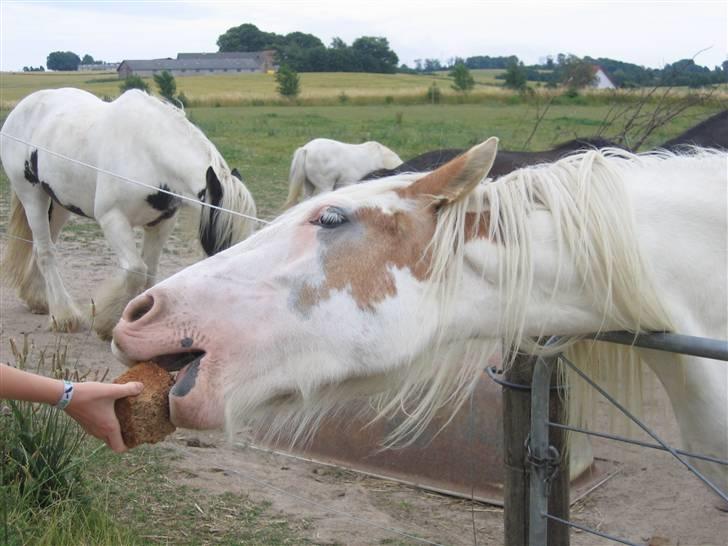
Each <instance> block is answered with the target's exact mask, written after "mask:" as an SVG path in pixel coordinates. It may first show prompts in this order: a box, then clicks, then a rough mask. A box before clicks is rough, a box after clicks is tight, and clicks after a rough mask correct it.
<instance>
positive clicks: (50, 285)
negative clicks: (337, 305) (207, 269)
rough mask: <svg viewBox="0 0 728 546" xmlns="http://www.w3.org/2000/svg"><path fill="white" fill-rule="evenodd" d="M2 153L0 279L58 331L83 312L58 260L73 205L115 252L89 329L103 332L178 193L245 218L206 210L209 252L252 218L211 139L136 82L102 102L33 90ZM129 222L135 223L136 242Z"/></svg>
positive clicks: (169, 219) (10, 120)
mask: <svg viewBox="0 0 728 546" xmlns="http://www.w3.org/2000/svg"><path fill="white" fill-rule="evenodd" d="M62 156H63V157H62ZM0 157H1V158H2V163H3V167H4V169H5V172H6V173H7V175H8V178H9V179H10V183H11V186H12V192H13V198H12V205H11V213H10V216H11V218H10V224H9V227H8V234H9V236H10V238H9V241H8V244H7V247H6V252H5V256H4V259H3V264H2V271H3V278H4V280H5V282H7V283H9V284H10V285H12V286H15V287H17V288H18V290H19V295H20V297H21V298H22V299H23V300H24V301H25V302H26V303H27V305H28V307H29V308H30V309H31V311H33V312H35V313H49V314H50V315H51V325H52V327H54V328H56V329H58V330H60V331H74V330H77V329H78V328H79V327H80V326H81V325H82V324H83V323H84V322H85V317H86V315H84V314H83V313H82V312H81V311H80V310H79V308H78V307H77V306H76V304H75V303H74V302H73V300H72V298H71V296H70V295H69V294H68V292H67V290H66V288H65V287H64V285H63V282H62V281H61V277H60V274H59V272H58V267H57V265H56V256H55V242H56V240H57V238H58V234H59V233H60V231H61V229H62V228H63V225H64V224H65V223H66V221H67V220H68V217H69V215H70V214H71V213H75V214H79V215H82V216H86V217H88V218H94V219H95V220H96V221H97V222H98V223H99V225H100V226H101V228H102V229H103V232H104V235H105V237H106V240H107V241H108V243H109V245H110V246H111V248H112V249H113V250H114V251H115V252H116V254H117V256H118V258H119V266H120V268H121V270H120V271H121V272H120V274H119V275H118V276H117V277H115V278H113V279H110V280H109V282H107V283H106V284H105V286H104V287H103V288H102V290H101V291H100V292H99V294H98V295H97V296H96V297H95V298H94V302H95V315H94V317H93V327H94V329H95V330H96V331H97V332H98V333H99V335H101V336H102V337H108V336H109V335H110V333H111V329H112V328H113V326H114V324H116V322H117V320H118V319H119V316H120V315H121V311H122V310H123V309H124V306H125V305H126V304H127V303H128V301H129V300H130V299H131V298H133V297H134V296H136V295H137V294H139V293H140V292H141V291H142V290H143V289H144V288H148V287H150V286H152V285H153V284H154V282H155V276H156V274H157V264H158V262H159V256H160V253H161V251H162V247H163V245H164V243H165V241H166V240H167V238H168V236H169V234H170V232H171V231H172V228H173V227H174V224H175V221H176V214H177V211H178V209H179V208H180V207H181V206H184V205H186V204H188V201H186V200H183V198H184V197H186V198H188V199H189V200H190V202H192V203H193V204H194V203H208V204H211V205H215V206H218V207H222V208H226V209H231V210H233V211H237V212H240V213H243V215H245V216H249V217H250V218H246V217H243V216H236V215H231V214H227V213H219V211H217V210H214V209H212V208H209V207H203V208H202V211H201V216H200V242H201V243H202V246H203V248H204V250H205V252H206V253H207V254H208V255H212V254H214V253H215V252H218V251H220V250H223V249H225V248H227V247H229V246H230V245H231V244H233V243H237V242H238V241H241V240H242V239H244V238H245V237H247V236H248V235H249V234H250V233H252V231H253V229H254V227H255V226H254V221H253V220H252V218H254V217H255V213H256V210H255V204H254V202H253V198H252V196H251V195H250V193H249V192H248V190H247V189H246V188H245V186H244V184H243V183H242V181H241V180H239V179H236V178H234V177H233V175H232V174H231V171H230V169H229V168H228V166H227V164H226V163H225V160H224V159H223V158H222V156H221V155H220V153H219V152H218V151H217V149H216V148H215V146H214V145H213V144H212V143H211V142H210V141H209V140H208V139H207V138H206V137H205V135H204V134H203V133H202V132H201V131H200V130H199V129H198V128H197V127H195V126H194V125H192V124H191V123H190V122H189V121H188V120H187V118H186V117H185V115H184V112H182V111H181V110H179V109H177V108H175V107H174V106H171V105H170V104H167V103H165V102H162V101H160V100H158V99H156V98H154V97H151V96H149V95H147V94H146V93H143V92H141V91H137V90H133V91H128V92H126V93H124V94H123V95H122V96H121V97H119V98H118V99H116V100H115V101H114V102H111V103H106V102H103V101H102V100H100V99H98V98H97V97H95V96H94V95H92V94H90V93H87V92H86V91H81V90H79V89H70V88H68V89H58V90H48V91H38V92H36V93H33V94H32V95H29V96H28V97H26V98H25V99H23V100H22V101H21V102H20V103H19V104H18V105H17V106H16V107H15V108H14V109H13V111H12V112H11V113H10V115H8V117H7V120H6V121H5V124H4V125H3V128H2V150H1V151H0ZM67 158H70V159H71V160H69V159H67ZM79 162H82V163H85V164H87V165H91V166H93V167H97V168H98V170H97V169H94V168H89V167H88V166H85V165H81V164H80V163H79ZM114 175H120V176H122V177H124V178H127V179H131V180H134V181H138V182H141V183H143V184H147V185H149V186H151V189H150V188H147V187H142V186H139V185H133V184H130V183H129V182H128V181H124V180H122V179H120V178H118V177H116V176H114ZM167 192H170V193H167ZM172 194H175V195H172ZM178 196H183V197H178ZM198 206H199V205H198ZM137 226H141V227H143V229H144V240H143V245H142V248H141V251H140V250H139V249H138V248H137V245H136V243H135V240H134V232H133V228H135V227H137ZM23 239H25V240H23ZM30 239H32V245H31V244H28V242H27V241H28V240H30Z"/></svg>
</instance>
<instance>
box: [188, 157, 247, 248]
mask: <svg viewBox="0 0 728 546" xmlns="http://www.w3.org/2000/svg"><path fill="white" fill-rule="evenodd" d="M205 202H206V203H209V204H211V205H214V206H216V207H220V209H225V210H219V209H214V208H211V207H205V206H203V207H202V211H201V212H200V229H199V235H200V244H201V245H202V248H203V249H204V251H205V253H206V254H207V255H208V256H212V255H213V254H217V253H218V252H220V251H222V250H225V249H226V248H229V247H231V246H232V245H234V244H236V243H239V242H240V241H242V240H243V239H245V238H246V237H248V236H249V235H250V234H252V233H253V231H254V230H255V224H256V217H257V211H256V207H255V201H254V200H253V196H252V195H251V193H250V192H249V191H248V188H246V187H245V184H243V182H242V180H239V179H236V178H234V177H232V176H230V177H228V178H224V179H223V181H222V182H221V181H220V180H219V179H218V178H217V176H216V174H215V172H214V171H213V170H212V167H210V169H208V171H207V190H206V193H205ZM227 211H231V212H227ZM235 213H238V214H235Z"/></svg>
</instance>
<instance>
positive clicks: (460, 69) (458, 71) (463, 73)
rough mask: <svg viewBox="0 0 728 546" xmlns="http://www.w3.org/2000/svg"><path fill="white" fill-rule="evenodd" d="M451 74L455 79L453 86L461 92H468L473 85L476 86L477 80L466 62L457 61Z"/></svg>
mask: <svg viewBox="0 0 728 546" xmlns="http://www.w3.org/2000/svg"><path fill="white" fill-rule="evenodd" d="M449 76H450V77H451V78H452V79H453V85H452V88H453V89H455V91H458V92H460V93H467V92H468V91H470V90H471V89H472V88H473V87H475V80H474V79H473V76H472V74H470V70H468V67H467V66H465V63H463V62H459V63H457V64H456V65H455V66H454V67H453V69H452V70H451V71H450V74H449Z"/></svg>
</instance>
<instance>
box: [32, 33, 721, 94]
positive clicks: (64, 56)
mask: <svg viewBox="0 0 728 546" xmlns="http://www.w3.org/2000/svg"><path fill="white" fill-rule="evenodd" d="M217 46H218V48H219V51H220V52H232V51H261V50H264V49H272V50H274V51H275V54H276V62H277V64H278V65H279V66H286V67H288V68H289V69H290V70H293V71H295V72H374V73H385V74H393V73H395V72H403V73H414V74H420V73H432V72H438V71H443V70H449V71H452V70H453V69H455V67H457V66H460V65H462V66H464V67H465V68H467V69H469V70H474V69H502V70H506V71H507V72H506V73H504V74H500V75H499V76H496V78H499V79H501V80H503V81H504V85H506V86H507V87H513V88H520V87H521V86H522V85H524V84H523V83H521V82H525V81H535V82H542V83H543V84H544V85H547V86H556V85H559V84H562V83H563V82H564V81H565V80H569V79H570V78H573V75H572V73H573V72H575V71H576V72H578V71H579V70H582V71H583V72H584V74H582V76H580V77H582V78H583V77H586V72H587V69H585V68H583V67H582V66H581V65H582V64H583V65H585V66H586V65H591V66H593V65H599V66H601V67H602V68H603V69H604V71H605V72H606V73H607V74H608V75H609V78H610V79H611V80H612V82H613V83H614V84H615V86H617V87H624V88H634V87H659V86H688V87H703V86H709V85H714V84H720V83H727V82H728V61H724V62H723V63H722V65H721V66H716V67H714V68H713V69H710V68H708V67H705V66H700V65H698V64H696V63H695V61H694V60H693V59H682V60H679V61H676V62H674V63H670V64H667V65H665V66H664V67H662V68H646V67H643V66H640V65H636V64H633V63H626V62H623V61H619V60H615V59H610V58H605V57H598V58H592V57H589V56H586V57H583V58H579V57H576V56H574V55H570V54H565V53H559V54H558V55H556V56H555V57H554V56H548V57H546V59H545V61H544V62H542V63H539V64H532V65H526V64H524V63H523V62H522V61H521V60H520V59H519V58H518V57H517V56H516V55H507V56H493V57H491V56H489V55H476V56H471V57H466V58H462V57H454V58H451V59H449V60H448V61H446V62H441V61H440V60H439V59H435V58H427V59H415V61H414V67H409V66H407V65H406V64H398V63H399V58H398V56H397V54H396V53H395V52H394V51H392V49H391V48H390V46H389V42H388V40H387V38H384V37H381V36H361V37H359V38H357V39H356V40H354V41H353V42H352V43H351V45H348V44H347V43H346V42H344V41H343V40H342V39H341V38H334V39H333V40H332V41H331V43H330V44H329V45H328V46H326V45H324V43H323V42H322V41H321V40H320V39H319V38H318V37H317V36H314V35H313V34H307V33H304V32H299V31H296V32H290V33H288V34H277V33H275V32H266V31H263V30H260V29H259V28H258V27H257V26H255V25H253V24H251V23H244V24H241V25H239V26H236V27H232V28H229V29H228V30H227V31H225V32H224V33H223V34H221V35H220V36H219V37H218V40H217ZM101 62H103V61H100V60H95V59H94V58H93V57H92V56H91V55H88V54H86V55H84V56H83V58H81V57H79V56H78V55H77V54H76V53H74V52H72V51H54V52H52V53H50V54H49V55H48V57H47V64H46V66H47V68H48V69H50V70H78V67H79V66H80V65H85V64H93V63H101ZM23 70H25V71H39V70H43V67H42V66H41V67H38V68H34V67H32V66H31V67H24V68H23ZM578 79H579V78H577V80H578Z"/></svg>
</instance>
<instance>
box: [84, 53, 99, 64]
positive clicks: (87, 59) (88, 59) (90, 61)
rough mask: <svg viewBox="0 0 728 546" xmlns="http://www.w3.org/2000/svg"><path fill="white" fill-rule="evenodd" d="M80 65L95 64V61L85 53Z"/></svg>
mask: <svg viewBox="0 0 728 546" xmlns="http://www.w3.org/2000/svg"><path fill="white" fill-rule="evenodd" d="M81 64H96V61H95V60H94V58H93V57H92V56H91V55H89V54H88V53H86V55H84V56H83V59H81Z"/></svg>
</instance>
